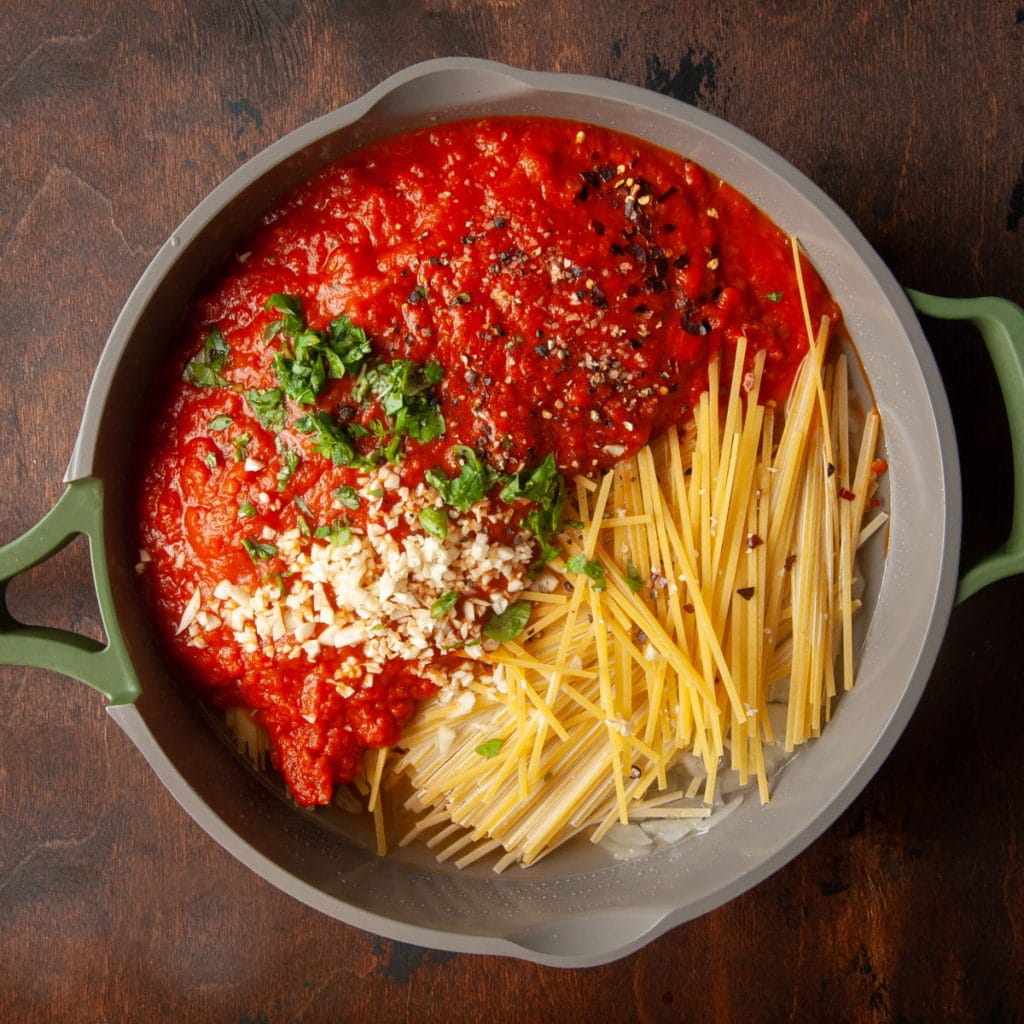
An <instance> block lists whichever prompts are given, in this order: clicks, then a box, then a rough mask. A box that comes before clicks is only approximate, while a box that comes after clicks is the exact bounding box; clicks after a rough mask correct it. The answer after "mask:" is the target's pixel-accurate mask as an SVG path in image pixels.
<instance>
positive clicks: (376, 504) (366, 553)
mask: <svg viewBox="0 0 1024 1024" xmlns="http://www.w3.org/2000/svg"><path fill="white" fill-rule="evenodd" d="M388 489H390V490H395V491H396V492H397V494H396V495H395V496H396V498H397V501H396V502H395V503H394V504H393V505H391V506H390V507H388V504H387V503H386V502H385V501H384V494H385V491H386V490H388ZM356 492H357V493H358V495H359V499H360V502H361V503H362V504H363V507H365V508H366V509H367V519H366V523H365V528H361V527H357V526H352V527H351V528H350V529H347V530H346V531H345V532H344V535H343V536H342V537H341V538H340V539H339V538H337V537H335V538H328V539H324V538H319V537H316V536H314V535H311V534H310V531H308V530H307V531H300V530H299V529H298V528H296V527H292V528H289V529H288V530H286V531H282V532H275V531H273V530H271V529H269V528H267V529H265V530H264V532H263V535H262V540H263V541H264V542H266V543H268V544H271V545H273V547H274V548H275V549H276V554H277V556H279V557H280V558H281V559H283V561H284V562H285V569H284V571H283V572H281V573H275V574H274V575H273V576H268V577H267V578H266V579H265V580H264V581H263V582H262V583H261V584H260V585H259V586H257V587H256V588H255V589H247V588H245V587H242V586H239V585H238V584H237V583H235V582H233V581H231V580H227V579H224V580H221V581H220V582H219V583H217V585H216V587H214V588H213V589H212V591H211V592H204V590H203V588H201V587H199V586H197V587H196V588H195V589H194V591H193V593H192V596H191V598H190V600H189V602H188V604H187V606H186V607H185V609H184V610H183V612H182V616H181V620H180V622H179V624H178V629H177V632H178V633H179V634H181V633H185V634H186V636H187V642H188V643H189V645H191V646H193V647H197V648H203V647H206V646H207V645H208V643H209V642H210V638H211V635H212V634H214V633H216V632H217V631H219V630H222V629H226V630H229V631H230V633H231V635H232V636H233V638H234V641H235V643H237V644H238V645H239V647H240V648H241V649H242V650H243V651H244V652H246V653H249V654H254V653H256V652H257V651H262V653H263V654H264V655H265V656H267V657H270V658H274V659H277V660H285V659H287V660H292V659H299V658H305V659H307V660H308V661H309V662H311V663H312V662H316V661H317V660H319V659H320V658H321V657H322V655H323V654H324V652H325V650H326V649H330V648H335V649H337V648H356V649H357V650H356V651H353V653H352V654H351V655H350V656H349V657H347V658H345V659H344V660H343V661H341V663H340V664H339V665H338V667H337V668H336V669H335V672H334V680H335V684H336V686H337V688H338V691H339V693H340V694H341V696H343V697H349V696H351V695H352V693H353V692H354V690H353V686H352V685H351V684H353V683H354V684H355V685H356V686H363V687H364V688H368V687H369V686H371V685H372V682H373V677H374V676H375V675H376V674H378V673H379V672H380V671H381V670H382V668H383V665H384V663H385V662H386V661H388V660H391V659H402V660H404V661H409V662H413V663H414V669H415V671H417V672H419V673H420V674H421V675H423V676H424V677H425V678H427V679H430V680H431V681H432V682H434V683H435V684H437V685H438V686H439V687H440V688H441V690H442V691H443V692H442V694H441V699H442V701H445V700H450V699H452V698H453V697H454V696H455V694H456V693H457V692H458V691H459V690H460V689H461V688H464V687H466V686H468V684H469V683H470V682H472V681H473V680H474V679H480V680H481V681H484V682H488V683H490V684H492V685H495V686H497V687H498V688H499V689H500V688H503V686H504V677H503V670H502V667H501V666H490V665H486V664H483V663H481V662H479V660H478V659H479V658H480V657H481V656H482V655H483V654H485V652H487V651H491V650H494V649H495V648H496V647H497V646H498V643H497V641H494V640H491V639H488V638H487V637H485V636H483V635H482V634H481V627H482V624H483V622H484V621H485V620H486V619H487V618H488V617H489V616H491V615H492V614H500V613H501V612H503V611H505V609H506V608H507V607H508V605H509V603H510V601H511V600H512V599H513V597H514V595H515V594H517V593H519V592H521V591H523V590H524V589H526V586H527V583H528V576H527V570H528V568H529V566H530V564H531V562H532V561H533V559H534V558H535V552H534V550H533V545H532V543H531V542H530V540H529V537H528V535H526V534H525V533H523V534H518V535H517V536H516V541H517V543H515V545H509V544H502V543H498V542H496V541H495V540H493V539H492V538H493V537H494V536H495V535H498V534H499V533H501V532H503V531H504V530H505V528H506V527H507V524H508V521H509V517H510V511H511V510H510V508H509V506H508V505H505V504H504V503H501V502H497V501H491V500H484V501H480V502H477V503H476V504H475V505H473V506H472V507H471V508H470V509H469V510H468V511H467V512H462V513H457V512H456V511H455V510H453V509H451V508H448V509H447V510H446V512H447V516H448V519H447V528H446V531H445V533H444V536H443V537H439V536H436V535H434V534H433V533H430V532H427V531H426V530H425V529H424V527H423V525H422V522H421V519H420V513H421V511H422V510H424V509H429V508H437V509H440V508H442V507H443V503H442V501H441V499H440V498H439V497H438V495H437V493H436V491H435V490H434V489H433V488H432V487H429V486H426V485H422V484H421V485H418V486H416V487H414V488H409V487H405V486H400V485H399V483H398V478H397V476H396V475H395V474H394V473H393V472H391V471H390V470H389V469H386V468H385V469H382V470H380V471H377V472H375V473H371V474H368V475H366V476H365V477H364V478H363V479H362V481H361V483H360V484H359V486H358V487H357V488H356ZM520 541H521V542H520ZM149 561H150V557H149V555H148V553H146V552H144V551H143V552H141V553H140V562H139V566H138V568H139V571H144V569H145V566H146V565H147V563H148V562H149ZM439 602H440V603H441V607H440V608H439ZM456 650H457V651H459V652H460V654H459V657H463V658H465V659H466V660H464V661H463V662H462V666H461V667H456V668H454V670H453V667H452V664H451V662H449V663H448V664H447V666H446V667H445V668H444V669H442V668H441V667H440V666H439V665H437V664H436V663H435V659H436V658H437V657H438V655H440V654H443V653H445V652H447V651H456Z"/></svg>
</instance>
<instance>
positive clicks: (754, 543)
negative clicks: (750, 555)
mask: <svg viewBox="0 0 1024 1024" xmlns="http://www.w3.org/2000/svg"><path fill="white" fill-rule="evenodd" d="M763 543H764V541H763V540H761V538H760V537H758V535H757V534H756V533H751V534H748V535H747V550H748V551H753V550H754V548H759V547H760V546H761V545H762V544H763Z"/></svg>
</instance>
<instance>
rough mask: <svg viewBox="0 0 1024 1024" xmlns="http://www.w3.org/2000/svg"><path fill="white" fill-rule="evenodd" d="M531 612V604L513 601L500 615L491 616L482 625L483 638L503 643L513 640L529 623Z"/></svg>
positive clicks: (529, 602)
mask: <svg viewBox="0 0 1024 1024" xmlns="http://www.w3.org/2000/svg"><path fill="white" fill-rule="evenodd" d="M532 612H533V602H531V601H515V602H514V603H513V604H510V605H509V606H508V607H507V608H506V609H505V610H504V611H503V612H501V614H499V615H492V616H491V617H490V618H489V619H488V620H487V621H486V622H485V623H484V630H483V632H484V636H486V637H489V638H490V639H491V640H498V641H499V642H501V643H505V642H506V641H508V640H515V638H516V637H517V636H519V634H520V633H522V631H523V630H524V629H526V624H527V623H528V622H529V621H530V614H531V613H532Z"/></svg>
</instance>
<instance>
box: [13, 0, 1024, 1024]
mask: <svg viewBox="0 0 1024 1024" xmlns="http://www.w3.org/2000/svg"><path fill="white" fill-rule="evenodd" d="M452 54H467V55H473V56H486V57H492V58H496V59H499V60H503V61H506V62H509V63H512V64H516V65H520V66H523V67H528V68H537V69H548V70H559V71H573V72H585V73H590V74H595V75H602V76H607V77H611V78H616V79H621V80H623V81H627V82H631V83H636V84H639V85H644V86H647V87H649V88H651V89H655V90H659V91H661V92H664V93H666V94H668V95H671V96H675V97H678V98H680V99H684V100H687V101H689V102H691V103H695V104H696V105H697V106H699V107H701V108H703V109H705V110H708V111H711V112H713V113H715V114H718V115H720V116H722V117H724V118H726V119H728V120H729V121H732V122H733V123H735V124H737V125H739V126H740V127H742V128H744V129H746V130H748V131H750V132H751V133H753V134H754V135H755V136H757V137H759V138H760V139H762V140H763V141H765V142H766V143H768V144H769V145H770V146H772V147H774V148H775V149H776V150H778V151H779V152H780V153H781V154H782V155H783V156H785V157H786V158H787V159H789V160H790V161H791V162H792V163H794V164H795V165H796V166H797V167H799V168H800V169H801V170H803V171H805V172H806V173H807V174H809V175H810V176H811V178H813V179H814V180H815V181H816V182H817V183H818V184H820V185H821V186H822V187H823V188H824V189H825V190H826V191H827V192H828V193H829V194H830V195H832V196H833V198H835V199H836V201H837V202H838V203H839V204H840V205H841V206H842V207H844V208H845V209H846V211H847V212H848V213H849V214H850V215H851V216H852V217H853V219H854V221H855V222H856V223H857V224H858V226H859V227H860V228H861V230H862V231H863V232H864V233H865V235H866V236H867V237H868V239H869V240H870V241H871V242H872V243H873V244H874V245H875V246H876V248H877V249H878V250H879V252H880V253H881V255H882V257H883V258H884V259H885V260H886V261H887V262H888V264H889V265H890V266H891V267H892V269H893V270H894V272H895V273H896V275H897V277H898V278H899V279H900V280H901V281H902V282H904V283H905V284H907V285H912V286H915V287H919V288H923V289H925V290H931V291H935V292H938V293H945V294H950V295H975V294H988V293H992V294H1001V295H1005V296H1007V297H1009V298H1011V299H1014V300H1015V301H1017V302H1022V301H1024V7H1022V6H1021V4H1020V2H1019V0H1012V2H1004V0H978V2H966V0H961V2H959V3H950V2H941V0H921V2H917V3H906V4H903V3H890V2H886V0H864V2H862V3H847V2H841V0H831V2H820V3H818V2H815V3H812V2H802V3H800V2H793V3H789V2H781V0H761V2H760V3H741V2H739V0H722V2H719V3H689V2H686V3H684V2H675V3H672V2H667V0H666V2H646V0H636V2H634V3H629V4H625V3H613V2H612V0H595V2H592V3H584V2H582V0H580V2H574V0H493V2H490V3H488V2H485V0H422V2H417V3H403V2H399V0H335V2H328V0H313V2H308V3H306V2H302V0H278V2H275V0H252V2H242V0H209V2H203V0H176V2H173V3H153V4H149V3H147V4H135V3H127V2H120V3H119V2H107V3H104V2H100V0H76V2H74V3H67V2H57V0H37V2H35V3H33V4H28V5H13V4H12V5H4V7H3V12H2V13H0V170H2V173H0V353H2V355H3V372H2V375H0V423H2V430H3V442H4V443H3V444H2V445H0V478H2V479H3V480H4V481H5V483H4V486H3V487H2V488H0V536H2V537H3V538H4V539H9V538H11V537H13V536H15V535H17V534H19V533H21V532H23V531H24V530H25V529H27V528H28V527H29V526H30V525H31V524H32V523H34V522H35V521H36V520H37V519H38V518H39V517H40V516H41V515H42V514H43V513H44V512H45V511H46V510H47V509H48V508H49V507H50V506H51V505H52V503H53V502H54V501H55V500H56V498H57V497H58V495H59V494H60V491H61V477H62V474H63V471H64V468H65V465H66V463H67V460H68V458H69V455H70V452H71V446H72V443H73V440H74V437H75V433H76V430H77V423H78V420H79V417H80V414H81V411H82V407H83V404H84V400H85V395H86V390H87V387H88V384H89V379H90V376H91V373H92V370H93V368H94V367H95V364H96V361H97V359H98V357H99V354H100V351H101V349H102V346H103V344H104V341H105V339H106V335H107V332H108V330H109V328H110V326H111V324H112V323H113V321H114V319H115V317H116V315H117V313H118V311H119V309H120V307H121V305H122V304H123V302H124V300H125V298H126V296H127V294H128V292H129V290H130V288H131V287H132V285H133V284H134V282H135V281H136V280H137V278H138V277H139V275H140V274H141V273H142V271H143V269H144V268H145V266H146V264H147V262H148V260H149V259H150V257H151V256H152V255H153V253H154V252H155V251H156V249H157V247H158V246H159V245H160V244H161V243H162V241H163V240H164V239H165V238H166V237H167V235H168V234H169V233H170V231H171V230H172V229H173V227H174V226H175V225H176V224H177V223H178V222H179V221H180V220H181V219H182V218H183V217H184V216H185V215H186V214H187V213H188V212H189V211H190V210H191V209H192V207H193V206H194V205H195V203H197V202H198V201H199V200H200V199H201V198H202V197H203V196H204V195H205V194H206V192H207V191H208V190H210V189H211V188H212V187H213V186H214V185H215V184H217V182H219V181H220V180H221V179H222V178H224V177H225V176H226V175H227V174H228V173H229V172H231V171H232V170H234V169H235V168H236V167H237V166H238V165H239V164H240V163H241V162H242V161H244V160H245V159H246V158H247V157H249V156H251V155H253V154H254V153H256V152H257V151H259V150H260V149H261V148H262V147H264V146H265V145H267V144H268V143H270V142H272V141H273V140H274V139H276V138H278V137H279V136H281V135H283V134H284V133H285V132H287V131H288V130H290V129H292V128H295V127H296V126H298V125H300V124H302V123H303V122H305V121H307V120H309V119H311V118H312V117H314V116H316V115H318V114H321V113H323V112H325V111H327V110H329V109H331V108H333V107H335V106H337V105H339V104H341V103H344V102H346V101H348V100H350V99H353V98H354V97H356V96H358V95H359V94H361V93H362V92H363V91H365V90H366V89H367V88H369V87H370V86H372V85H374V84H376V83H377V82H378V81H380V80H381V79H382V78H384V77H385V76H386V75H387V74H389V73H390V72H392V71H395V70H397V69H398V68H400V67H402V66H404V65H407V64H410V63H412V62H414V61H417V60H421V59H424V58H428V57H436V56H444V55H452ZM929 337H930V340H931V341H932V344H933V347H934V348H935V349H936V352H937V354H938V356H939V360H940V363H941V365H942V368H943V373H944V376H945V377H946V378H947V380H948V383H949V387H950V390H951V395H952V399H953V404H954V406H955V410H956V413H957V417H958V420H959V421H960V424H961V438H960V443H961V450H962V457H963V460H964V469H965V481H966V485H967V490H968V493H969V497H968V500H967V519H966V527H965V544H966V548H967V550H968V552H970V553H972V554H973V553H977V552H978V551H981V550H984V549H985V548H986V547H990V546H992V545H993V544H994V543H996V542H997V541H998V540H999V539H1000V536H1001V534H1002V533H1003V532H1004V531H1005V528H1006V523H1007V521H1008V501H1009V494H1010V487H1009V478H1010V468H1009V466H1010V464H1009V458H1008V455H1007V438H1006V434H1005V423H1004V420H1003V417H1002V414H1001V413H1000V411H999V403H998V400H997V393H996V390H995V384H994V381H993V377H992V374H991V371H990V370H988V368H987V366H986V364H985V361H984V355H983V352H982V350H981V347H980V345H979V344H978V342H977V340H976V339H975V338H973V337H972V336H971V335H970V333H969V332H965V331H960V330H952V331H950V330H943V331H939V330H937V329H935V328H933V327H930V328H929ZM89 591H90V582H89V566H88V558H87V553H86V550H85V548H84V545H83V544H81V543H80V542H79V543H77V544H76V545H75V546H73V547H72V548H71V549H69V550H68V551H67V552H65V553H64V554H62V555H61V556H60V557H58V558H56V559H54V560H53V561H51V562H49V563H47V564H45V565H44V566H42V567H40V568H38V569H37V570H35V571H34V572H33V573H32V574H30V575H29V576H27V577H25V578H23V579H20V580H19V581H17V582H16V584H15V585H14V586H13V587H12V593H11V603H12V606H13V607H14V608H15V609H16V610H17V611H18V612H19V614H21V615H22V616H24V617H25V618H26V619H29V620H32V621H36V622H45V623H54V624H59V625H64V626H68V627H70V628H73V629H76V630H79V631H82V632H85V633H89V634H92V635H99V623H98V618H97V614H96V610H95V605H94V602H93V600H92V598H91V597H90V596H89ZM1022 621H1024V583H1022V581H1021V580H1020V579H1017V580H1012V581H1006V582H1003V583H1000V584H998V585H995V586H993V587H991V588H990V589H989V590H987V591H985V592H983V593H981V594H979V595H978V596H977V597H975V598H973V599H972V600H971V601H970V602H969V603H967V604H966V605H964V606H963V607H961V608H959V609H958V610H956V611H955V613H954V614H953V617H952V620H951V622H950V626H949V631H948V635H947V639H946V642H945V645H944V647H943V649H942V652H941V655H940V658H939V662H938V665H937V667H936V668H935V671H934V674H933V678H932V680H931V682H930V684H929V687H928V690H927V692H926V694H925V696H924V699H923V701H922V703H921V705H920V708H919V710H918V712H917V714H916V716H915V717H914V719H913V721H912V722H911V724H910V726H909V728H908V729H907V731H906V733H905V735H904V737H903V739H902V740H901V742H900V743H899V745H898V746H897V748H896V751H895V753H894V754H893V755H892V757H890V758H889V760H888V762H887V763H886V764H885V765H884V767H883V768H882V769H881V771H880V772H879V773H878V775H877V777H876V778H875V780H874V781H873V782H872V783H871V784H870V785H869V786H868V787H867V789H866V790H865V791H864V793H863V794H862V795H861V796H860V797H859V798H858V799H857V800H856V802H855V803H854V804H853V806H852V807H851V808H850V810H849V811H848V812H847V813H845V814H844V815H843V816H842V817H841V818H840V820H839V821H838V822H837V823H836V825H835V826H833V827H832V828H831V829H830V830H829V831H828V832H827V833H826V834H825V835H824V836H823V837H822V838H821V839H820V840H819V841H818V842H816V843H815V844H814V845H813V846H812V847H811V848H810V849H809V850H807V851H806V852H805V853H804V854H802V855H801V856H799V857H797V858H796V859H795V860H794V861H793V862H792V863H790V864H789V865H788V866H787V867H785V868H784V869H783V870H781V871H779V872H778V873H777V874H776V875H774V876H773V877H772V878H771V879H769V880H768V881H767V882H765V883H763V884H762V885H761V886H759V887H758V888H756V889H755V890H754V891H752V892H750V893H748V894H746V895H744V896H742V897H741V898H739V899H736V900H734V901H733V902H732V903H730V904H728V905H727V906H725V907H723V908H721V909H719V910H717V911H715V912H713V913H711V914H708V915H707V916H706V917H704V918H702V919H700V920H697V921H694V922H692V923H690V924H688V925H685V926H683V927H681V928H678V929H677V930H675V931H674V932H672V933H670V934H669V935H667V936H665V937H663V938H661V939H659V940H658V941H656V942H654V943H652V944H651V945H650V946H648V947H647V948H645V949H644V950H642V951H641V952H638V953H636V954H634V955H632V956H630V957H628V958H626V959H624V960H622V961H619V962H617V963H614V964H611V965H608V966H605V967H601V968H594V969H591V970H585V971H575V972H558V971H555V970H551V969H546V968H541V967H536V966H532V965H529V964H523V963H518V962H513V961H505V960H500V959H496V958H483V957H473V956H467V955H459V956H454V955H451V954H445V953H437V952H429V951H426V950H422V949H419V948H415V947H411V946H402V945H398V944H395V943H392V942H389V941H385V940H382V939H378V938H375V937H373V936H371V935H368V934H365V933H363V932H361V931H358V930H356V929H354V928H349V927H346V926H344V925H341V924H339V923H337V922H335V921H333V920H329V919H328V918H326V917H322V916H320V915H318V914H317V913H315V912H314V911H312V910H309V909H307V908H306V907H304V906H302V905H300V904H298V903H296V902H294V901H292V900H291V899H290V898H288V897H286V896H284V895H282V894H281V893H279V892H278V891H277V890H275V889H273V888H271V887H270V886H268V885H267V884H265V883H264V882H262V881H261V880H260V879H258V878H257V877H256V876H254V875H253V874H252V873H250V872H249V871H248V870H246V869H245V868H243V867H242V866H241V865H240V864H238V863H236V862H235V861H234V860H233V859H232V858H231V857H230V856H229V855H228V854H226V853H224V852H223V851H222V850H221V849H220V848H219V847H218V846H216V845H215V844H214V843H213V842H212V841H211V840H209V839H208V838H207V837H206V835H205V834H204V833H203V832H202V831H201V830H200V829H199V828H198V826H196V825H195V824H194V823H193V822H192V821H191V819H189V818H188V817H186V816H185V814H184V813H183V812H182V811H181V810H180V809H179V808H178V806H177V805H176V804H175V803H174V802H173V800H172V799H171V797H170V796H169V795H168V794H167V793H166V791H165V790H164V789H163V787H162V786H161V784H160V782H159V781H158V779H157V778H156V776H155V775H154V774H153V773H152V772H151V771H150V770H149V768H148V767H147V766H146V764H145V763H144V762H143V759H142V758H141V756H140V755H139V754H138V752H137V751H136V750H135V749H134V747H132V746H131V744H130V743H129V742H128V741H127V740H126V738H125V737H124V736H123V735H122V734H121V733H120V731H119V730H118V729H117V728H116V727H115V726H114V725H113V724H112V723H111V722H110V721H108V719H107V716H106V715H105V712H104V707H103V703H102V701H101V699H100V698H99V697H98V696H97V695H96V694H95V693H93V692H92V691H89V690H87V689H86V688H85V687H83V686H81V685H79V684H77V683H75V682H73V681H70V680H67V679H63V678H60V677H57V676H55V675H52V674H48V673H46V672H41V671H27V670H23V669H18V668H5V669H3V670H0V695H2V710H0V1020H5V1021H25V1022H28V1021H73V1020H83V1021H97V1020H133V1021H144V1020H175V1021H231V1022H239V1024H242V1022H250V1024H255V1022H261V1024H277V1022H285V1021H300V1020H302V1021H306V1020H308V1021H321V1020H322V1021H343V1020H344V1021H349V1020H352V1021H363V1020H367V1021H369V1020H375V1021H388V1022H391V1021H439V1022H441V1021H456V1020H457V1021H461V1020H466V1021H473V1022H477V1024H480V1022H486V1024H490V1022H494V1021H533V1020H549V1021H588V1020H602V1021H607V1022H609V1024H611V1022H613V1021H634V1020H635V1021H709V1020H710V1021H724V1022H732V1021H735V1022H739V1021H769V1022H771V1021H907V1022H931V1021H939V1020H958V1021H991V1022H1001V1021H1013V1020H1019V1019H1021V1017H1022V1015H1024V669H1022V657H1021V637H1022V630H1021V623H1022Z"/></svg>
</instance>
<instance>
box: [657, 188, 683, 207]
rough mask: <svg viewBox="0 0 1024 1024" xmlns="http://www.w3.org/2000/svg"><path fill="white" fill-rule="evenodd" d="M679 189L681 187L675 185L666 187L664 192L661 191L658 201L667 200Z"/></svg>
mask: <svg viewBox="0 0 1024 1024" xmlns="http://www.w3.org/2000/svg"><path fill="white" fill-rule="evenodd" d="M678 191H679V189H677V188H676V187H675V185H673V186H672V187H671V188H669V189H666V190H665V191H664V192H662V193H661V195H660V196H658V202H659V203H663V202H665V200H666V199H668V197H669V196H674V195H675V194H676V193H677V192H678Z"/></svg>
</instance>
